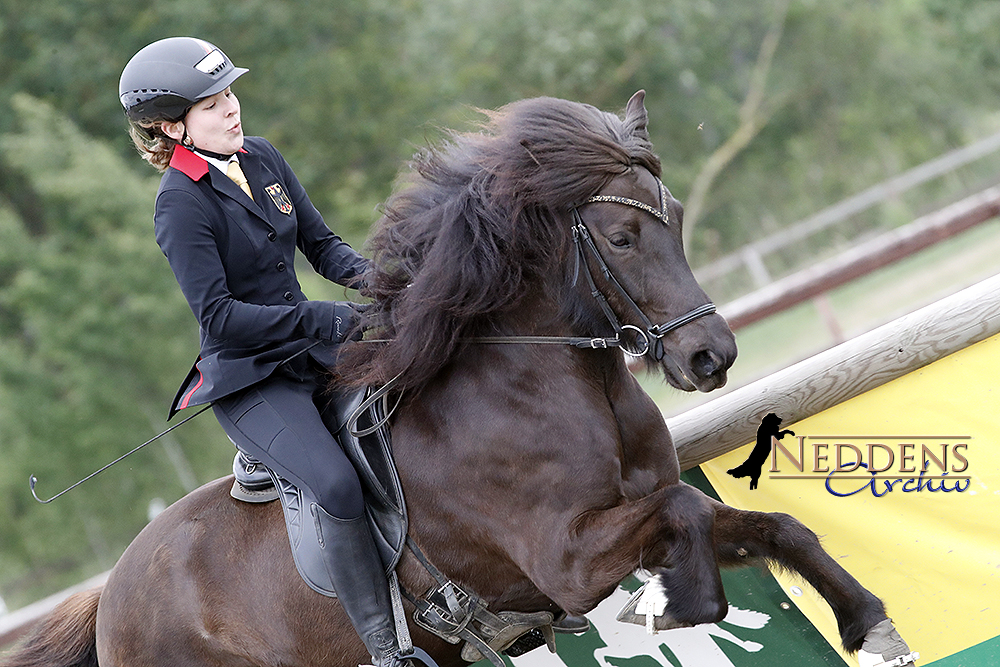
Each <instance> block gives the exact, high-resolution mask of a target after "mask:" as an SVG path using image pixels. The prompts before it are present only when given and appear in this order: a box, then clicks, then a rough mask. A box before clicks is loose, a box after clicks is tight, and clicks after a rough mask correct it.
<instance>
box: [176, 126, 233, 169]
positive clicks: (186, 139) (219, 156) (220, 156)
mask: <svg viewBox="0 0 1000 667" xmlns="http://www.w3.org/2000/svg"><path fill="white" fill-rule="evenodd" d="M181 145H182V146H184V148H188V149H190V150H193V151H198V152H199V153H201V154H202V155H207V156H208V157H211V158H215V159H216V160H222V161H223V162H228V161H229V160H231V159H233V156H234V155H235V153H216V152H215V151H210V150H205V149H204V148H198V147H197V146H195V145H194V139H192V138H191V135H189V134H188V131H187V125H186V124H185V125H184V136H182V137H181Z"/></svg>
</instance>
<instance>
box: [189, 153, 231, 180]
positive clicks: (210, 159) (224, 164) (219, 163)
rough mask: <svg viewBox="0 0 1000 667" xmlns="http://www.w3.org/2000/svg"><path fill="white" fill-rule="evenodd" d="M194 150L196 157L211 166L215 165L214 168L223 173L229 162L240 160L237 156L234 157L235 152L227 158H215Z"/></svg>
mask: <svg viewBox="0 0 1000 667" xmlns="http://www.w3.org/2000/svg"><path fill="white" fill-rule="evenodd" d="M194 152H195V153H196V154H197V155H198V157H200V158H202V159H203V160H205V162H207V163H209V164H210V165H212V166H213V167H215V168H216V169H218V170H219V171H221V172H222V173H223V174H225V173H226V171H227V170H228V169H229V163H230V162H237V163H238V162H239V161H240V160H239V158H237V157H236V154H234V155H233V156H232V157H231V158H229V159H228V160H219V159H216V158H214V157H209V156H207V155H205V154H203V153H201V152H200V151H198V150H197V149H195V151H194Z"/></svg>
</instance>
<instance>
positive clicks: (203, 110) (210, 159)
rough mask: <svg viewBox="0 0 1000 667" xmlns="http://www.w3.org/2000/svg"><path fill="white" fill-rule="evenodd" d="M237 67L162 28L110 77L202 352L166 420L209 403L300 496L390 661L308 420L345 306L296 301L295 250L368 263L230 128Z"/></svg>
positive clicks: (324, 445) (346, 317) (371, 585)
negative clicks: (144, 165) (147, 172)
mask: <svg viewBox="0 0 1000 667" xmlns="http://www.w3.org/2000/svg"><path fill="white" fill-rule="evenodd" d="M246 72H247V70H246V69H243V68H238V67H234V66H233V64H232V62H231V61H230V60H229V58H228V57H227V56H226V55H225V54H224V53H223V52H222V51H221V50H219V49H218V48H217V47H215V46H214V45H212V44H209V43H208V42H205V41H202V40H199V39H195V38H191V37H174V38H169V39H163V40H160V41H157V42H154V43H152V44H150V45H149V46H147V47H145V48H143V49H142V50H140V51H139V52H138V53H137V54H135V56H133V57H132V59H131V60H130V61H129V62H128V64H127V65H126V67H125V69H124V71H123V72H122V76H121V81H120V85H119V93H120V97H121V102H122V105H123V106H124V107H125V114H126V116H127V117H128V119H129V122H130V134H131V136H132V138H133V141H134V142H135V144H136V147H137V148H138V150H139V152H140V154H141V155H142V156H143V157H144V158H145V159H146V160H147V161H148V162H150V163H151V164H152V165H153V166H154V167H156V168H157V169H159V170H160V171H162V172H163V177H162V180H161V181H160V188H159V192H158V193H157V196H156V209H155V216H154V223H155V231H156V241H157V243H158V244H159V246H160V248H161V249H162V250H163V253H164V254H165V255H166V257H167V260H168V261H169V263H170V267H171V269H173V272H174V275H175V276H176V277H177V281H178V283H180V287H181V290H182V291H183V293H184V296H185V297H186V298H187V300H188V303H189V304H190V306H191V309H192V310H193V311H194V314H195V317H196V318H197V320H198V324H199V325H200V332H201V355H200V356H199V358H198V361H197V363H196V364H195V366H194V368H192V370H191V373H190V374H189V375H188V378H187V380H186V381H185V383H184V384H183V385H182V387H181V390H180V391H179V392H178V395H177V397H176V399H175V401H174V404H173V406H172V408H171V415H173V413H174V412H176V411H177V410H180V409H183V408H186V407H188V406H192V405H197V404H203V403H212V407H213V409H214V411H215V414H216V417H217V418H218V420H219V423H220V424H221V425H222V427H223V429H224V430H225V431H226V433H227V434H228V435H229V437H230V438H231V439H232V440H233V442H234V443H236V445H237V447H238V448H239V449H240V450H241V451H242V452H245V453H246V454H249V455H251V456H253V457H254V458H256V459H258V460H259V461H261V462H263V464H264V465H265V466H267V467H268V468H270V469H271V470H272V471H274V472H275V473H276V474H277V475H279V476H280V477H282V478H284V479H286V480H289V481H290V482H291V483H292V484H294V485H295V486H296V487H297V488H298V489H299V492H300V493H301V494H302V495H303V497H304V498H303V500H304V502H303V506H304V508H307V509H311V510H312V512H311V513H312V514H313V515H314V516H315V517H316V520H317V521H318V522H319V530H320V531H321V534H322V536H323V538H324V539H323V540H322V542H321V543H325V547H324V548H323V549H321V550H320V551H321V553H322V554H323V560H324V561H325V565H326V569H327V572H328V574H329V579H330V583H331V584H332V586H333V588H335V589H336V595H337V597H338V598H339V599H340V602H341V604H342V605H343V607H344V609H345V610H346V611H347V613H348V616H349V617H350V619H351V622H352V623H353V624H354V627H355V629H356V630H357V631H358V634H359V635H360V636H361V639H362V640H363V642H364V644H365V647H366V648H367V649H368V652H369V653H370V654H371V655H372V657H373V659H374V664H375V665H377V666H379V667H392V666H398V665H402V664H405V661H403V660H402V659H401V658H400V657H399V656H398V651H399V648H398V645H397V642H396V636H395V633H394V632H393V629H392V628H393V625H392V617H391V605H390V601H389V593H388V586H387V583H386V578H385V573H384V571H383V569H382V563H381V560H380V558H379V555H378V553H377V551H376V548H375V544H374V541H373V539H372V536H371V534H370V532H369V529H368V525H367V523H366V520H365V518H364V506H363V501H362V495H361V485H360V482H359V481H358V476H357V473H356V472H355V470H354V468H353V467H352V465H351V463H350V461H349V460H348V459H347V457H346V456H345V455H344V453H343V451H342V450H341V448H340V446H339V445H338V444H337V442H336V440H335V439H334V437H333V436H332V435H331V433H330V431H329V430H328V428H327V427H326V425H325V424H324V421H323V416H322V406H323V404H322V403H321V401H322V400H323V397H322V396H321V394H322V392H323V390H324V386H323V382H322V381H321V377H322V375H321V373H322V368H323V366H324V365H325V366H329V365H331V364H332V363H334V361H335V356H336V350H337V346H338V345H339V344H341V343H343V342H344V341H345V339H347V338H349V337H351V336H352V335H353V333H352V331H353V329H355V328H356V326H355V324H356V322H357V313H356V310H355V308H354V306H353V305H352V304H351V303H350V302H346V301H345V302H334V301H308V300H306V298H305V296H304V295H303V293H302V290H301V289H300V287H299V283H298V280H297V279H296V276H295V263H294V255H295V249H296V247H298V248H299V250H301V251H302V253H303V254H304V255H305V256H306V258H307V259H308V260H309V262H310V264H312V266H313V268H314V269H315V270H316V271H317V272H318V273H319V274H321V275H322V276H324V277H325V278H327V279H329V280H331V281H333V282H335V283H338V284H341V285H345V286H349V287H360V286H362V285H363V275H364V273H365V271H366V269H367V267H368V261H367V260H366V259H365V258H364V257H362V256H361V255H360V254H358V253H357V252H355V251H354V250H353V249H352V248H351V247H350V246H349V245H348V244H347V243H345V242H344V241H342V240H341V239H340V238H339V237H338V236H337V235H335V234H334V233H333V232H332V231H330V229H329V228H328V227H327V226H326V224H325V223H324V221H323V218H322V216H321V215H320V214H319V212H318V211H317V210H316V208H315V207H314V206H313V205H312V203H311V202H310V201H309V197H308V196H307V195H306V192H305V190H304V189H303V188H302V186H301V185H300V184H299V181H298V180H297V179H296V177H295V175H294V174H293V173H292V170H291V168H290V167H289V166H288V163H287V162H285V160H284V159H283V158H282V156H281V154H280V153H279V152H278V151H277V149H275V148H274V147H273V146H272V145H271V144H270V143H268V142H267V141H266V140H265V139H262V138H260V137H244V135H243V126H242V124H241V122H240V103H239V101H238V100H237V99H236V96H235V95H234V94H233V91H232V89H231V88H230V86H231V84H232V83H233V82H234V81H235V80H236V79H237V78H239V77H240V76H242V75H243V74H245V73H246ZM234 164H235V165H237V166H238V169H235V171H234V167H233V165H234ZM227 174H230V175H229V176H227ZM238 183H239V184H238Z"/></svg>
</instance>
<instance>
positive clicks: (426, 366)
mask: <svg viewBox="0 0 1000 667" xmlns="http://www.w3.org/2000/svg"><path fill="white" fill-rule="evenodd" d="M659 176H660V162H659V159H658V158H657V157H656V156H655V154H654V153H653V152H652V147H651V145H650V142H649V138H648V135H647V132H646V110H645V107H644V106H643V94H642V93H637V94H636V95H635V96H634V97H633V98H632V99H631V100H630V101H629V103H628V106H627V108H626V110H625V114H624V120H622V119H621V118H619V117H618V116H615V115H611V114H607V113H603V112H600V111H598V110H597V109H594V108H592V107H589V106H585V105H581V104H576V103H571V102H566V101H563V100H555V99H533V100H525V101H522V102H518V103H514V104H511V105H509V106H508V107H505V108H503V109H501V110H500V111H498V112H495V113H492V114H489V118H488V121H487V122H486V123H485V124H484V126H483V127H482V128H480V131H479V132H475V133H470V134H463V135H454V136H453V137H452V138H451V139H450V140H449V141H448V142H447V143H446V144H445V145H443V146H442V147H440V148H438V149H434V150H429V151H427V152H426V153H425V154H423V155H421V156H418V158H417V161H416V163H415V167H414V170H413V173H412V174H411V176H410V179H409V182H408V183H407V184H406V185H405V187H403V188H402V189H401V190H400V191H399V192H398V193H397V194H396V195H394V196H393V198H392V199H390V201H389V202H388V204H387V208H386V211H387V212H386V214H385V216H384V217H383V219H382V220H381V221H380V224H379V227H378V228H377V230H376V232H375V234H374V236H373V238H372V240H371V247H372V248H373V250H374V255H375V259H376V263H377V264H378V266H379V269H378V273H377V275H376V276H375V277H374V279H373V281H372V289H373V290H374V292H375V294H376V297H377V299H376V300H377V304H378V305H377V306H376V307H375V309H374V310H373V311H372V312H371V313H370V319H371V324H372V325H373V326H374V327H376V328H377V329H379V330H380V331H381V333H382V334H384V337H385V338H388V339H392V342H390V343H386V344H369V345H364V346H362V345H359V346H357V350H358V352H357V354H356V355H355V356H354V358H351V359H348V360H346V361H345V368H346V369H347V370H346V371H345V373H346V374H347V375H350V376H351V377H352V380H353V381H356V382H372V383H377V382H382V381H385V380H387V379H389V378H391V377H394V376H397V375H398V376H399V380H398V385H397V386H398V388H399V389H400V390H401V392H402V396H403V402H402V404H401V406H400V407H399V409H398V411H397V413H396V416H395V418H394V421H393V427H392V428H393V442H394V453H395V457H396V461H397V465H398V467H399V470H400V475H401V479H402V482H403V487H404V489H405V495H406V499H407V503H408V506H409V512H410V534H411V535H412V537H413V538H414V540H415V541H416V543H417V544H418V545H419V546H420V548H421V549H422V551H423V552H424V553H426V554H427V556H428V557H429V558H430V560H431V561H432V562H433V563H434V564H435V565H436V566H437V567H438V568H439V569H440V570H441V571H443V572H444V573H445V574H446V575H447V576H448V577H449V578H451V579H452V580H454V581H455V582H458V583H460V584H461V585H463V586H467V587H468V588H469V589H471V590H473V591H475V592H476V593H477V594H478V595H479V596H481V597H482V599H484V600H485V601H487V602H488V603H489V607H490V608H491V609H493V610H497V611H500V610H511V611H523V612H531V611H539V610H549V611H552V612H556V611H558V610H565V611H567V612H570V613H572V614H584V613H586V612H588V611H589V610H591V609H593V608H594V606H596V605H597V604H598V602H600V601H601V600H602V599H604V598H605V597H607V596H608V595H610V594H611V593H612V592H613V591H614V590H615V589H616V587H617V586H618V584H619V582H621V581H622V580H623V579H624V578H625V577H627V576H628V575H630V574H631V573H633V572H634V571H636V570H637V569H638V568H644V569H646V570H648V571H649V572H651V573H652V574H654V575H656V576H657V577H658V581H659V582H660V583H661V584H662V585H663V587H664V588H665V589H666V592H667V595H668V598H669V602H668V604H667V606H666V611H665V613H664V615H663V618H664V619H665V622H667V623H668V624H682V625H688V624H696V623H706V622H715V621H719V620H720V619H722V617H723V616H724V614H725V613H726V609H727V604H726V599H725V595H724V592H723V589H722V584H721V579H720V576H719V567H720V566H729V565H741V564H744V563H747V562H749V561H753V560H757V561H760V560H763V559H766V560H770V561H772V562H775V563H778V564H780V565H781V566H783V567H786V568H788V569H790V570H794V571H797V572H799V573H800V574H801V575H802V576H803V577H804V578H805V579H806V580H807V581H808V582H809V583H811V584H812V585H813V586H814V587H815V588H816V589H817V590H818V591H819V592H820V593H821V594H822V595H823V597H824V598H826V600H827V601H828V602H829V603H830V605H831V607H832V608H833V611H834V614H835V615H836V617H837V620H838V622H839V625H840V632H841V635H842V639H843V643H844V645H845V647H846V648H847V649H849V650H851V651H856V650H858V649H860V648H861V647H862V644H863V643H864V642H865V641H866V635H869V631H872V629H873V628H874V627H875V626H876V625H878V624H880V623H881V622H883V621H885V619H886V615H885V612H884V610H883V605H882V603H881V602H880V601H879V600H878V599H877V598H876V597H875V596H874V595H872V594H871V593H869V592H868V591H866V590H865V589H864V588H862V587H861V585H860V584H858V582H857V581H855V580H854V579H853V578H852V577H851V576H850V575H849V574H848V573H847V572H845V571H844V570H843V569H842V568H841V567H840V566H839V565H837V564H836V563H835V562H834V561H833V560H832V559H831V558H830V557H829V556H828V555H827V554H826V553H825V552H824V551H823V550H822V548H821V547H820V545H819V542H818V540H817V539H816V536H815V535H814V534H813V533H811V532H810V531H809V530H807V529H806V528H805V527H803V526H802V525H801V524H800V523H798V522H797V521H795V520H794V519H792V518H791V517H788V516H786V515H780V514H760V513H754V512H745V511H740V510H736V509H733V508H730V507H727V506H725V505H722V504H719V503H716V502H713V501H712V500H710V499H709V498H707V497H706V496H705V495H703V494H702V493H700V492H699V491H697V490H695V489H694V488H692V487H690V486H687V485H685V484H683V483H681V482H680V479H679V474H680V471H679V467H678V462H677V456H676V453H675V451H674V448H673V445H672V443H671V440H670V435H669V433H668V432H667V429H666V426H665V424H664V421H663V418H662V416H661V414H660V412H659V410H658V409H657V407H656V405H655V404H654V403H653V401H652V400H651V399H650V398H649V397H648V396H647V395H646V394H645V393H644V392H643V390H642V389H641V388H640V386H639V384H638V383H637V382H636V380H635V379H634V378H633V376H632V375H631V374H630V373H629V371H628V369H627V368H626V364H625V359H624V357H623V354H622V352H621V350H620V349H616V348H615V345H616V343H619V342H622V343H625V344H627V346H628V347H629V348H630V349H631V350H632V351H634V352H646V358H647V361H648V362H649V363H651V364H653V365H657V366H659V367H660V368H662V369H663V372H664V374H665V376H666V379H667V381H668V382H670V384H672V385H674V386H676V387H678V388H680V389H684V390H689V391H690V390H693V389H695V388H697V389H699V390H701V391H711V390H712V389H715V388H717V387H720V386H722V385H723V384H724V383H725V380H726V370H727V369H728V367H729V366H730V365H731V364H732V362H733V360H734V358H735V356H736V346H735V344H734V339H733V335H732V333H731V332H730V330H729V328H728V326H727V325H726V322H725V321H724V320H723V319H722V317H720V316H718V315H716V314H712V311H713V310H714V309H713V308H711V307H710V306H706V304H708V299H707V297H706V295H705V294H704V292H703V291H702V290H701V289H700V288H699V287H698V285H697V283H696V282H695V280H694V278H693V276H692V274H691V271H690V269H689V267H688V265H687V263H686V261H685V259H684V255H683V249H682V247H681V220H682V210H681V206H680V204H679V203H678V202H677V201H676V200H674V199H673V198H672V197H671V196H670V195H669V193H668V192H667V191H666V190H665V189H664V188H663V187H662V186H661V184H660V182H659ZM602 299H606V300H607V304H603V303H602ZM678 318H680V319H678ZM653 322H663V323H665V324H660V325H654V324H652V323H653ZM517 336H544V337H550V338H547V339H546V340H545V341H544V342H531V341H525V340H523V339H522V340H515V341H513V342H512V341H511V340H510V338H511V337H517ZM498 338H504V339H506V340H507V343H506V344H505V343H501V342H498V340H497V339H498ZM557 339H559V340H557ZM561 339H565V340H561ZM590 339H594V342H593V343H592V344H589V347H587V346H588V343H587V342H581V341H582V340H584V341H589V340H590ZM551 343H555V344H551ZM569 343H573V344H569ZM578 345H582V346H583V347H578ZM605 346H607V349H600V348H602V347H605ZM593 348H598V349H593ZM647 348H648V350H647ZM230 481H231V480H228V479H223V480H219V481H216V482H213V483H211V484H208V485H207V486H205V487H203V488H201V489H199V490H197V491H195V492H193V493H191V494H190V495H188V496H187V497H185V498H183V499H181V500H180V501H179V502H177V503H176V504H174V505H173V506H172V507H170V508H169V509H168V510H166V511H165V512H164V513H162V514H161V515H160V516H159V517H157V518H156V519H155V520H154V521H153V522H152V523H150V524H149V526H147V527H146V529H145V530H143V531H142V533H141V534H140V535H139V536H138V537H137V538H136V539H135V541H134V542H133V543H132V545H131V546H130V547H129V548H128V550H127V551H126V552H125V554H124V555H123V556H122V558H121V560H120V561H119V562H118V564H117V566H116V567H115V569H114V571H113V572H112V574H111V576H110V578H109V580H108V582H107V584H106V586H105V587H104V588H103V590H95V591H92V592H89V593H85V594H82V595H80V596H77V597H75V598H73V599H72V600H71V601H70V602H69V603H68V604H67V605H65V606H64V607H62V608H61V609H59V610H58V611H56V612H55V613H54V614H53V616H52V617H50V618H49V619H48V621H47V622H46V624H45V625H44V627H42V629H41V630H40V632H39V634H38V635H37V636H36V637H35V638H34V639H32V640H31V641H30V642H29V643H28V644H27V645H26V647H25V648H24V649H23V651H22V652H20V653H18V654H15V655H13V656H10V657H8V658H6V660H5V661H4V664H6V665H29V664H30V665H72V664H77V665H93V664H95V657H96V660H97V661H98V662H99V663H100V665H101V666H102V667H126V666H127V667H144V666H147V665H148V666H153V665H156V666H161V665H162V666H164V667H166V666H169V667H177V666H180V665H199V666H202V665H217V666H227V667H228V666H234V667H235V666H244V665H303V666H305V665H309V666H314V667H315V666H320V665H330V666H340V667H348V666H350V667H353V666H354V665H357V664H358V663H359V662H366V661H367V656H366V655H365V652H364V648H363V646H362V644H361V642H360V640H359V639H358V638H357V636H356V635H355V633H354V630H353V629H352V628H351V626H350V624H349V623H348V621H347V619H346V617H345V615H344V614H343V612H342V611H341V609H340V607H339V605H338V604H337V602H336V601H335V600H332V599H330V598H325V597H322V596H320V595H319V594H317V593H314V592H313V591H312V590H310V589H309V588H308V587H307V586H306V585H305V584H304V583H303V582H302V580H301V579H300V577H299V575H298V574H297V572H296V570H295V567H294V565H293V563H292V558H291V555H290V552H289V547H288V538H287V535H286V532H285V528H284V525H283V520H282V513H281V509H280V507H279V506H278V505H277V503H271V504H267V505H248V504H243V503H239V502H236V501H234V500H233V499H231V498H230V497H229V495H228V493H227V490H228V488H229V485H230ZM398 572H399V574H400V578H401V580H402V582H403V583H404V585H405V586H406V588H407V589H409V590H410V591H417V592H420V591H424V590H426V589H428V588H429V587H430V586H431V585H432V584H433V583H434V580H433V579H432V578H431V577H430V576H429V575H428V574H427V572H426V571H425V570H424V569H423V568H422V567H420V566H419V565H418V564H417V563H416V560H415V558H414V557H413V555H412V554H411V553H409V552H407V553H406V554H405V555H404V557H403V559H402V560H401V562H400V565H399V568H398ZM410 610H412V608H410ZM879 627H882V628H884V627H886V626H885V625H880V626H879ZM411 629H412V631H413V636H414V641H415V643H416V644H417V645H418V646H421V647H423V648H424V649H426V650H427V651H428V652H429V653H430V654H431V655H432V656H433V657H434V658H435V659H436V660H437V661H438V662H439V663H440V664H441V665H457V664H461V663H462V660H461V658H460V656H459V647H457V646H453V645H451V644H447V643H445V642H444V641H442V640H439V639H437V638H435V637H433V636H432V635H430V634H428V633H426V632H424V631H422V630H421V629H419V628H417V627H415V626H411ZM873 632H874V631H873ZM869 639H871V637H869Z"/></svg>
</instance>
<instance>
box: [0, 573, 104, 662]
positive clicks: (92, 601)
mask: <svg viewBox="0 0 1000 667" xmlns="http://www.w3.org/2000/svg"><path fill="white" fill-rule="evenodd" d="M102 588H103V587H99V588H92V589H90V590H87V591H83V592H80V593H76V594H75V595H72V596H70V597H68V598H67V599H66V600H64V601H63V602H62V603H60V604H59V606H57V607H56V608H55V609H54V610H52V613H51V614H49V615H48V616H46V617H45V618H44V619H42V621H41V623H40V624H39V625H38V627H37V628H35V630H34V631H32V633H31V635H30V636H29V637H28V639H27V640H25V641H24V643H23V644H21V646H20V647H19V648H17V649H16V650H14V651H13V652H11V653H10V654H9V655H4V656H0V667H98V666H97V603H98V601H99V600H100V598H101V589H102Z"/></svg>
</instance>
